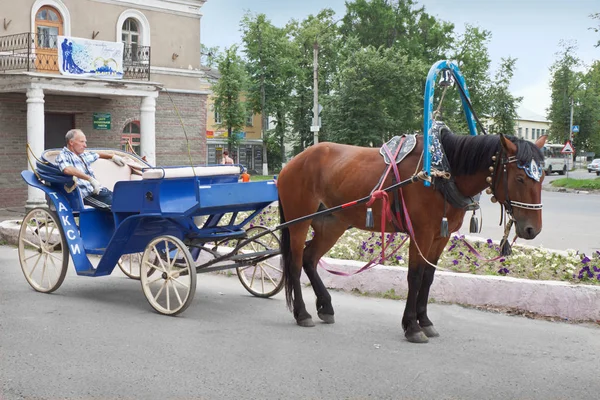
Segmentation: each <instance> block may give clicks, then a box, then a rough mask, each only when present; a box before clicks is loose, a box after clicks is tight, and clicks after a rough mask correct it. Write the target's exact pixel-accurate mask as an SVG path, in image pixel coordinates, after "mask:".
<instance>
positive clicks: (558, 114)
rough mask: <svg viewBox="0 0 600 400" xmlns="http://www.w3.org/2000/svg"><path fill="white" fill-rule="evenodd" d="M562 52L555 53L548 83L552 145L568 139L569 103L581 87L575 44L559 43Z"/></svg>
mask: <svg viewBox="0 0 600 400" xmlns="http://www.w3.org/2000/svg"><path fill="white" fill-rule="evenodd" d="M561 47H562V50H561V51H560V52H559V53H557V56H558V57H559V58H558V59H557V60H556V61H555V62H554V64H553V65H552V67H551V68H550V72H551V74H552V77H551V81H550V89H551V103H550V108H549V109H548V119H549V120H550V121H551V122H552V124H551V125H550V140H551V141H553V142H554V143H563V142H565V141H566V140H567V139H569V134H570V131H571V129H570V126H569V124H570V116H571V101H573V99H574V96H575V95H576V91H577V90H578V89H579V87H580V85H581V81H582V80H581V79H582V76H581V73H580V72H576V70H575V69H576V68H577V67H578V66H579V65H580V64H581V62H580V60H579V59H578V58H577V56H575V52H576V50H577V47H576V46H575V44H572V43H567V42H561Z"/></svg>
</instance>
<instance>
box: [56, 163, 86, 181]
mask: <svg viewBox="0 0 600 400" xmlns="http://www.w3.org/2000/svg"><path fill="white" fill-rule="evenodd" d="M62 172H63V173H64V174H67V175H71V176H76V177H78V178H79V179H84V180H86V181H89V180H90V179H92V177H91V176H89V175H86V174H84V173H83V172H81V171H80V170H78V169H77V168H75V167H72V166H69V167H65V168H64V169H63V170H62Z"/></svg>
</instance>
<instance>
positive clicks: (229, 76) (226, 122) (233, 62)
mask: <svg viewBox="0 0 600 400" xmlns="http://www.w3.org/2000/svg"><path fill="white" fill-rule="evenodd" d="M237 49H238V48H237V46H236V45H233V46H231V47H230V48H228V49H226V50H225V53H224V54H223V55H222V56H221V57H220V58H219V60H218V65H219V73H220V74H221V77H220V79H219V80H218V82H217V83H216V84H215V85H214V86H213V92H214V96H215V101H214V106H215V111H216V112H217V113H218V114H219V115H220V117H221V123H220V124H219V127H222V128H227V147H228V149H229V151H230V152H231V150H232V149H233V148H236V147H238V146H239V143H240V136H239V135H238V134H237V133H238V132H239V131H240V130H241V129H242V128H243V127H244V125H245V122H246V106H245V104H244V101H243V100H242V96H243V93H244V90H245V82H246V72H245V70H244V64H243V63H242V60H241V59H240V57H239V56H238V55H237Z"/></svg>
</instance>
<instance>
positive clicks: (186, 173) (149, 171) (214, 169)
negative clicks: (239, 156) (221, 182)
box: [142, 165, 242, 179]
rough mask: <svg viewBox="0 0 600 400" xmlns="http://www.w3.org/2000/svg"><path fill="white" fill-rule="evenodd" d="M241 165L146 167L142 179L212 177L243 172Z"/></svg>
mask: <svg viewBox="0 0 600 400" xmlns="http://www.w3.org/2000/svg"><path fill="white" fill-rule="evenodd" d="M241 172H242V171H241V167H240V166H239V165H209V166H205V165H203V166H195V167H159V168H146V169H144V170H143V172H142V179H163V178H164V179H169V178H189V177H194V176H197V177H210V176H223V175H239V174H241Z"/></svg>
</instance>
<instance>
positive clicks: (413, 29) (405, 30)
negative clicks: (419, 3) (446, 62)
mask: <svg viewBox="0 0 600 400" xmlns="http://www.w3.org/2000/svg"><path fill="white" fill-rule="evenodd" d="M453 30H454V25H453V24H451V23H447V22H444V21H440V20H437V19H435V18H434V17H432V16H430V15H429V14H427V13H426V12H425V8H424V7H420V8H417V7H416V2H415V1H413V0H354V1H352V2H348V3H346V15H345V16H344V19H343V25H342V27H341V33H342V34H343V35H344V37H346V38H348V37H351V36H354V37H357V38H358V40H359V42H360V44H361V46H362V47H367V46H373V47H375V48H392V47H395V48H400V49H403V51H404V52H405V55H408V57H409V58H413V57H414V58H418V59H420V60H423V61H425V62H427V63H429V64H432V63H434V62H435V61H437V60H439V59H440V58H445V57H443V55H444V54H445V51H446V50H447V49H449V48H450V45H451V44H452V32H453Z"/></svg>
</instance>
